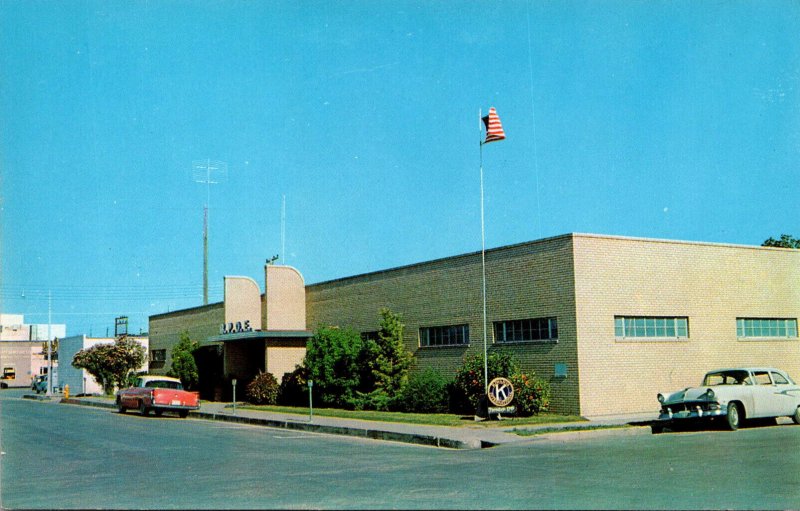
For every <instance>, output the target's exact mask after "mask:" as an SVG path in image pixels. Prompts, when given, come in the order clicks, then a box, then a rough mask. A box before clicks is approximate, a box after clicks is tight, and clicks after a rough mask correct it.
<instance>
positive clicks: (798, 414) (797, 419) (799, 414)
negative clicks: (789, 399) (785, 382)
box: [792, 406, 800, 424]
mask: <svg viewBox="0 0 800 511" xmlns="http://www.w3.org/2000/svg"><path fill="white" fill-rule="evenodd" d="M792 420H793V421H794V423H795V424H800V406H798V407H797V410H795V411H794V415H792Z"/></svg>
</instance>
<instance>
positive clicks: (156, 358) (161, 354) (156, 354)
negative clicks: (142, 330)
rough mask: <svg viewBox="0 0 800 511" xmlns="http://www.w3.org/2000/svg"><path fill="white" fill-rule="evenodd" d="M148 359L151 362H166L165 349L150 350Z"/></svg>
mask: <svg viewBox="0 0 800 511" xmlns="http://www.w3.org/2000/svg"><path fill="white" fill-rule="evenodd" d="M150 356H151V357H152V358H151V359H150V361H151V362H166V361H167V350H152V351H151V352H150Z"/></svg>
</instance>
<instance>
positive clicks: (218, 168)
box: [192, 159, 228, 305]
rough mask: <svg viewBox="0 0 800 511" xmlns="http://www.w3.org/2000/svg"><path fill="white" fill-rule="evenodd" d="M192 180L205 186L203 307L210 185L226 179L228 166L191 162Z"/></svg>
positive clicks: (204, 302) (205, 283) (206, 298)
mask: <svg viewBox="0 0 800 511" xmlns="http://www.w3.org/2000/svg"><path fill="white" fill-rule="evenodd" d="M192 178H193V179H194V181H195V183H202V184H205V185H206V203H205V205H204V206H203V305H208V210H209V207H210V206H209V205H210V203H211V185H216V184H219V183H222V182H223V181H225V180H226V179H227V178H228V164H227V163H225V162H224V161H214V160H210V159H205V160H194V161H193V162H192Z"/></svg>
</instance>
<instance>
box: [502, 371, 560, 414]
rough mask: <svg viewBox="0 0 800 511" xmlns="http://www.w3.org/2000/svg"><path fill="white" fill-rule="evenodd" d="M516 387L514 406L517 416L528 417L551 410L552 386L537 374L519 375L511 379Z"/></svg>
mask: <svg viewBox="0 0 800 511" xmlns="http://www.w3.org/2000/svg"><path fill="white" fill-rule="evenodd" d="M509 379H510V380H511V384H512V385H514V405H515V406H516V407H517V415H518V416H523V417H527V416H530V415H536V414H537V413H539V412H544V411H547V410H548V409H549V408H550V384H549V383H547V382H546V381H545V380H543V379H542V378H539V377H537V376H536V374H535V373H531V374H530V375H526V374H523V373H517V374H514V375H512V376H511V378H509Z"/></svg>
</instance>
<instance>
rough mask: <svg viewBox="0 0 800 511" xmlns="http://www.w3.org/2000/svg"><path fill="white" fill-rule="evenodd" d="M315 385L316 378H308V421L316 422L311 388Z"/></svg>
mask: <svg viewBox="0 0 800 511" xmlns="http://www.w3.org/2000/svg"><path fill="white" fill-rule="evenodd" d="M313 386H314V380H308V422H314V402H313V400H312V399H311V388H312V387H313Z"/></svg>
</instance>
